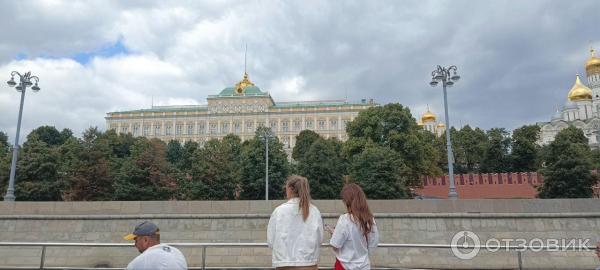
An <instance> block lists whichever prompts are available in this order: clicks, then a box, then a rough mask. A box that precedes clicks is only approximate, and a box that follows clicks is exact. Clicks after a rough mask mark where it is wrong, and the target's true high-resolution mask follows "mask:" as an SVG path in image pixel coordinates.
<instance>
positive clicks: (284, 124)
mask: <svg viewBox="0 0 600 270" xmlns="http://www.w3.org/2000/svg"><path fill="white" fill-rule="evenodd" d="M289 126H290V124H289V123H288V121H284V122H281V130H282V131H284V132H287V131H289V129H290V127H289Z"/></svg>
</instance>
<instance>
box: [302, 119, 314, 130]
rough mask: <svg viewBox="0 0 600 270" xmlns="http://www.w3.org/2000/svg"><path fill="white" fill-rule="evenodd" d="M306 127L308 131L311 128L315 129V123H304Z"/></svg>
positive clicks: (309, 121) (310, 121)
mask: <svg viewBox="0 0 600 270" xmlns="http://www.w3.org/2000/svg"><path fill="white" fill-rule="evenodd" d="M304 125H305V126H306V129H311V128H313V121H312V120H306V122H305V123H304Z"/></svg>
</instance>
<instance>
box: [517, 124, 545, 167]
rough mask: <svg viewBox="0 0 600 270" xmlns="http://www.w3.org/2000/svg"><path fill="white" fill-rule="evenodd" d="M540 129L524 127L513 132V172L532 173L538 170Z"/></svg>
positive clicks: (537, 127) (534, 126)
mask: <svg viewBox="0 0 600 270" xmlns="http://www.w3.org/2000/svg"><path fill="white" fill-rule="evenodd" d="M539 137H540V127H539V126H537V125H529V126H522V127H520V128H517V129H515V130H514V131H513V135H512V147H511V153H510V161H511V163H512V171H513V172H532V171H537V170H538V164H539V152H540V147H539V145H538V144H537V141H538V139H539Z"/></svg>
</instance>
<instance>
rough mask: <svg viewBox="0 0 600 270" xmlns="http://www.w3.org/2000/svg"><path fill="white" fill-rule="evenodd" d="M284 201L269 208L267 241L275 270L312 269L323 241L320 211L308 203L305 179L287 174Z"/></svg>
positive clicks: (308, 194) (308, 190)
mask: <svg viewBox="0 0 600 270" xmlns="http://www.w3.org/2000/svg"><path fill="white" fill-rule="evenodd" d="M285 193H286V196H287V199H288V201H287V202H286V203H284V204H282V205H280V206H278V207H277V208H275V210H274V211H273V213H272V214H271V218H270V219H269V226H268V228H267V243H268V244H269V248H271V249H272V251H273V257H272V258H273V259H272V260H273V266H274V267H275V269H279V270H288V269H289V270H292V269H294V270H305V269H306V270H316V269H317V262H318V260H319V248H320V246H321V241H322V240H323V221H322V220H321V212H319V209H317V207H315V206H314V205H312V204H311V203H310V187H309V186H308V180H307V179H306V178H304V177H302V176H298V175H291V176H289V177H288V178H287V181H286V183H285Z"/></svg>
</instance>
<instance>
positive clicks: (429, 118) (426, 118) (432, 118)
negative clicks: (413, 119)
mask: <svg viewBox="0 0 600 270" xmlns="http://www.w3.org/2000/svg"><path fill="white" fill-rule="evenodd" d="M435 119H436V118H435V114H433V113H432V112H431V111H430V110H429V108H427V111H426V112H425V113H424V114H423V116H421V122H423V123H427V122H432V121H433V122H435Z"/></svg>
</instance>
